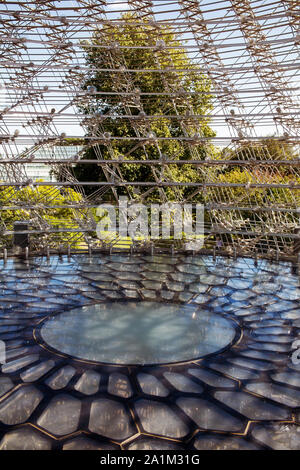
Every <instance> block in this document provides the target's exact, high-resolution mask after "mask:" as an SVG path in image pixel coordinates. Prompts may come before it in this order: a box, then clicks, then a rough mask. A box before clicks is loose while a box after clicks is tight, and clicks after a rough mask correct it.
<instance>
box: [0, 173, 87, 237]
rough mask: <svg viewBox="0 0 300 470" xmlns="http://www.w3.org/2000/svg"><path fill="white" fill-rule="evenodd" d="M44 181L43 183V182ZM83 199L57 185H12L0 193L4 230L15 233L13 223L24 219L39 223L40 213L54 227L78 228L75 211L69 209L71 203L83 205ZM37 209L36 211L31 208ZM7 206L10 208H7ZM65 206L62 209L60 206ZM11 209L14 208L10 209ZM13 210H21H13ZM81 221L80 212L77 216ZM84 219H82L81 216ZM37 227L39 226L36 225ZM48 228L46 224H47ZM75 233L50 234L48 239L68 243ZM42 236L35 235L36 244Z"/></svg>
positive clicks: (83, 213)
mask: <svg viewBox="0 0 300 470" xmlns="http://www.w3.org/2000/svg"><path fill="white" fill-rule="evenodd" d="M40 181H41V180H40ZM81 200H82V196H81V195H80V194H78V193H77V192H76V191H74V190H73V189H71V188H65V189H64V190H59V189H58V188H55V187H53V186H36V187H29V186H27V187H25V188H21V189H18V190H15V188H13V187H11V186H7V187H4V188H2V189H1V190H0V206H1V207H2V208H3V209H2V210H1V222H2V231H3V230H4V229H5V230H13V224H14V222H16V221H21V220H35V216H36V212H37V211H38V212H39V216H42V217H43V220H44V222H45V223H46V224H49V226H52V227H54V228H55V227H60V228H64V229H68V228H71V227H72V228H74V227H78V223H77V222H76V218H75V215H74V209H73V208H71V207H70V208H68V207H66V206H68V205H69V204H71V203H76V202H80V201H81ZM33 205H34V206H35V209H33V210H32V209H30V206H33ZM6 206H7V207H8V208H7V209H6ZM60 206H62V207H60ZM9 207H10V208H9ZM12 207H17V208H16V209H15V208H12ZM85 212H86V211H82V215H81V217H82V219H83V218H84V215H85ZM76 217H77V218H78V213H76ZM79 217H80V216H79ZM34 225H35V228H37V226H36V223H35V224H34ZM43 227H44V228H45V225H43ZM72 236H73V235H72V233H71V232H62V233H58V234H55V235H54V234H51V233H49V235H47V240H48V241H49V239H50V241H51V239H53V241H55V243H57V242H62V243H64V242H67V241H68V240H69V239H70V238H72ZM5 238H6V240H5V241H6V242H7V241H8V242H9V243H11V241H12V237H10V239H8V238H7V237H5ZM41 238H42V237H41V236H40V235H32V236H31V241H32V242H33V243H34V241H35V240H37V241H39V242H40V241H41Z"/></svg>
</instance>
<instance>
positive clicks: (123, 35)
mask: <svg viewBox="0 0 300 470" xmlns="http://www.w3.org/2000/svg"><path fill="white" fill-rule="evenodd" d="M121 20H122V21H121V22H120V24H119V23H118V24H117V25H116V26H114V25H113V26H112V25H111V24H109V25H105V24H104V25H103V26H101V28H99V29H97V30H96V31H95V33H94V35H93V37H92V39H91V40H90V41H86V42H85V43H84V44H83V48H84V51H85V57H86V64H87V66H88V67H89V72H88V74H87V77H86V80H85V83H84V86H83V88H84V89H85V90H87V93H88V94H89V99H88V101H84V100H83V102H82V103H81V104H80V111H81V112H83V113H85V114H86V115H87V118H86V120H85V123H86V126H87V136H88V137H89V136H94V137H95V136H97V138H99V140H100V141H98V142H97V144H95V145H90V146H89V147H88V148H87V150H86V151H85V152H84V153H83V155H82V158H84V159H96V158H97V157H98V158H99V159H104V160H108V159H122V160H126V162H127V161H128V163H122V164H120V165H117V164H116V165H113V164H110V163H108V166H107V167H106V168H105V167H104V166H98V165H94V164H81V163H80V162H79V163H78V164H77V165H76V167H75V168H74V174H75V176H76V177H77V178H78V180H80V181H106V180H107V176H108V174H109V173H112V172H113V173H114V174H115V175H116V178H117V179H118V178H120V179H123V180H125V181H128V182H141V181H147V182H155V181H156V182H158V181H175V182H186V181H187V182H197V181H202V180H203V178H204V177H205V175H204V174H203V173H202V172H201V170H199V169H198V168H197V167H195V166H193V165H191V164H184V165H182V164H181V165H174V164H173V165H169V166H168V165H163V162H164V160H165V159H170V160H190V159H204V158H205V157H206V155H207V153H210V155H211V154H212V153H213V152H214V151H215V150H214V148H213V146H212V145H211V144H209V143H207V142H206V141H203V140H201V138H203V137H211V136H214V132H213V131H212V129H211V128H210V126H209V122H210V118H209V111H210V110H211V109H212V103H211V101H212V95H211V84H210V81H209V79H208V78H207V77H206V76H205V74H203V73H199V71H196V70H195V65H194V64H193V61H192V60H191V59H190V58H189V56H188V54H187V52H186V49H185V48H184V44H183V43H182V42H180V41H179V40H178V39H177V38H176V36H175V34H174V32H173V31H172V30H171V29H170V28H168V27H166V26H160V27H159V28H157V27H153V26H152V25H150V24H149V21H146V20H141V19H138V18H137V17H136V16H135V15H134V14H128V13H127V14H124V15H123V16H122V17H121ZM137 23H138V24H137ZM100 93H101V94H100ZM103 93H104V94H103ZM196 116H197V117H196ZM199 116H201V117H199ZM114 137H121V138H127V139H128V140H123V139H122V140H117V139H114ZM159 137H162V138H164V139H165V140H157V139H156V138H159ZM181 137H184V138H183V139H181ZM186 138H192V141H188V140H187V139H186ZM101 139H102V140H101ZM138 159H139V160H160V162H161V163H162V164H160V165H157V166H151V165H146V164H145V165H141V164H130V163H129V162H130V160H138ZM95 189H96V188H95V187H94V188H92V187H90V188H89V189H87V190H86V191H87V192H92V191H94V190H95ZM126 191H129V193H130V195H131V196H133V197H137V196H138V193H139V192H142V191H145V189H143V188H142V187H138V188H136V187H135V188H133V187H129V188H127V189H124V188H118V194H122V193H123V194H124V193H126ZM164 191H165V195H166V196H167V198H168V199H172V200H178V199H179V200H180V199H182V198H185V197H187V195H188V194H189V193H191V192H192V191H193V190H192V189H191V188H188V187H180V188H176V189H175V188H174V187H173V188H166V189H165V190H164ZM115 195H116V193H115ZM147 195H148V197H147V199H148V200H160V199H161V192H159V191H158V190H157V189H154V190H150V191H147Z"/></svg>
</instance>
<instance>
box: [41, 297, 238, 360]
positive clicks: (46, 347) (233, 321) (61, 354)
mask: <svg viewBox="0 0 300 470" xmlns="http://www.w3.org/2000/svg"><path fill="white" fill-rule="evenodd" d="M111 302H112V303H117V302H120V300H114V301H111ZM121 302H124V303H127V302H132V300H122V301H121ZM138 302H149V303H150V302H151V301H148V300H142V301H140V300H139V301H138ZM102 303H104V302H95V303H94V304H87V306H88V305H101V304H102ZM160 303H166V304H172V305H174V304H177V303H176V302H160ZM177 305H187V304H181V303H178V304H177ZM189 305H191V304H189ZM82 307H84V305H82V306H81V307H75V308H72V309H68V310H65V311H62V312H58V313H56V314H55V315H54V316H58V315H62V314H64V313H66V312H70V311H72V310H76V309H78V308H82ZM197 308H200V304H197ZM206 308H207V310H209V311H211V312H212V313H215V315H218V316H220V317H221V318H224V319H225V320H227V321H228V322H229V323H231V324H232V326H233V328H234V330H235V335H234V337H233V339H232V341H231V342H230V343H228V344H227V345H226V346H224V347H223V348H220V349H218V350H216V351H214V352H212V353H209V354H205V355H203V356H198V357H195V358H191V359H188V360H183V361H174V362H160V363H145V364H120V363H116V362H101V361H92V360H89V359H83V358H80V357H76V356H73V355H70V354H66V353H64V352H63V351H59V350H58V349H55V348H54V347H52V346H50V345H49V344H48V343H47V342H46V341H45V340H44V339H43V337H42V335H41V329H42V327H43V324H44V323H45V322H46V321H48V320H49V316H50V315H53V314H49V315H47V316H46V317H44V318H42V319H41V321H40V322H39V323H38V324H37V325H36V326H35V327H34V328H33V330H32V336H33V339H34V341H35V342H36V343H37V344H38V345H39V346H40V347H41V348H43V349H44V350H46V351H48V352H50V353H52V354H55V355H56V356H59V357H63V358H66V359H70V360H73V361H76V362H80V363H81V364H89V365H95V366H103V367H118V368H122V367H123V368H124V367H137V368H138V367H145V368H147V367H168V366H170V367H172V366H181V365H185V364H191V363H194V362H197V361H201V360H203V359H206V358H209V357H213V356H217V355H219V354H222V353H223V352H225V351H228V350H229V349H231V348H232V346H234V345H236V344H238V343H239V342H240V341H241V340H242V337H243V334H244V333H243V329H242V327H241V326H240V324H239V323H238V321H237V319H236V318H233V317H231V316H225V315H223V314H222V313H219V312H218V313H217V312H214V311H213V310H211V309H209V308H208V307H206Z"/></svg>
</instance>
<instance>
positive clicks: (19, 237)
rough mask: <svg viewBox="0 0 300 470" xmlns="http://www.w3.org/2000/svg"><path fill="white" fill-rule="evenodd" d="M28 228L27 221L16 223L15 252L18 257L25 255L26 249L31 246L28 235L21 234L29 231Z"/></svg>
mask: <svg viewBox="0 0 300 470" xmlns="http://www.w3.org/2000/svg"><path fill="white" fill-rule="evenodd" d="M28 227H29V224H28V221H27V220H24V221H17V222H14V239H13V251H14V254H16V255H20V254H21V253H24V251H25V248H26V247H27V246H29V235H28V233H20V232H26V231H28Z"/></svg>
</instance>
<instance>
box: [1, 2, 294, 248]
mask: <svg viewBox="0 0 300 470" xmlns="http://www.w3.org/2000/svg"><path fill="white" fill-rule="evenodd" d="M128 24H129V26H128ZM126 25H127V26H126ZM126 27H130V28H131V31H136V32H137V33H139V34H140V37H139V41H137V42H136V43H135V42H134V41H132V42H130V41H127V42H124V37H126ZM143 33H144V34H143ZM299 42H300V36H299V1H298V0H280V1H279V0H277V1H275V2H269V1H268V0H260V1H250V0H231V1H227V0H224V1H222V2H220V1H211V0H203V1H202V0H199V1H198V0H178V1H172V0H165V1H163V0H153V1H150V0H129V1H128V2H125V1H120V2H119V1H105V0H97V1H93V0H77V1H72V2H69V1H48V0H39V1H35V2H30V1H29V2H28V1H26V2H25V1H16V2H10V1H5V2H0V73H1V76H0V83H1V89H0V138H1V147H0V156H1V161H0V199H1V200H0V204H1V207H0V209H1V211H0V223H1V243H2V245H3V246H6V247H9V246H10V244H11V239H12V234H13V224H14V222H15V221H18V220H24V219H26V220H28V221H30V224H29V230H30V232H31V233H30V243H31V248H32V249H33V250H39V249H42V248H45V247H46V246H47V245H48V246H51V247H52V248H55V249H58V247H59V246H60V245H70V246H72V247H74V248H76V247H80V246H81V247H82V246H87V245H88V244H89V245H90V244H93V245H94V246H97V247H99V246H100V242H99V240H98V239H97V237H96V233H95V228H96V223H97V219H96V218H95V208H96V207H97V205H98V204H100V203H101V202H103V201H110V202H111V201H113V200H115V201H117V200H118V198H119V196H120V195H127V197H128V198H129V200H131V201H135V202H136V201H138V202H149V201H152V200H153V201H156V202H157V201H161V202H166V201H168V200H170V199H171V200H172V201H177V202H180V203H184V202H189V203H193V202H201V203H203V204H204V207H205V233H204V238H205V242H204V247H207V248H209V247H211V246H213V245H214V243H215V242H216V239H218V240H221V243H222V247H223V248H224V250H225V249H226V250H227V251H229V252H230V251H231V252H232V251H233V250H238V251H239V252H240V253H245V254H249V253H254V252H258V253H263V254H268V255H270V256H275V254H276V253H277V255H278V253H285V254H286V255H292V254H293V253H294V254H295V253H297V251H298V249H299V247H298V248H297V246H298V245H299V242H298V240H299V238H298V237H299V235H298V234H297V228H298V226H299V214H298V206H299V198H300V176H299V99H298V96H299V81H298V78H299V72H298V65H299V56H298V50H299ZM135 56H136V60H135V61H134V60H133V59H134V57H135ZM143 57H149V60H146V59H145V60H144V59H143ZM139 58H142V59H139ZM149 64H150V65H149ZM97 77H98V78H97ZM200 78H201V83H202V85H203V86H202V88H201V91H199V90H197V89H196V88H195V87H193V80H198V82H197V83H199V79H200ZM97 80H98V81H97ZM147 80H148V82H147ZM144 82H145V83H146V82H147V86H145V88H144V89H143V87H139V86H137V84H140V83H144ZM149 83H150V84H149ZM152 83H153V85H151V84H152ZM157 83H158V84H159V86H158V85H157ZM187 83H188V85H187ZM199 103H200V104H199ZM199 109H200V110H201V113H202V114H199ZM116 129H118V132H115V133H114V132H112V131H111V130H113V131H114V130H116ZM174 129H175V130H174ZM38 167H41V168H44V169H47V171H48V176H46V178H37V177H35V175H36V174H37V173H36V172H35V171H36V169H37V168H38ZM131 169H132V172H131ZM100 170H101V172H100ZM100 174H101V177H99V175H100ZM32 175H33V176H32ZM46 175H47V172H46ZM82 175H83V176H82ZM131 175H134V176H131ZM110 243H111V245H113V240H112V241H111V242H110ZM175 248H176V247H175Z"/></svg>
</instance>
